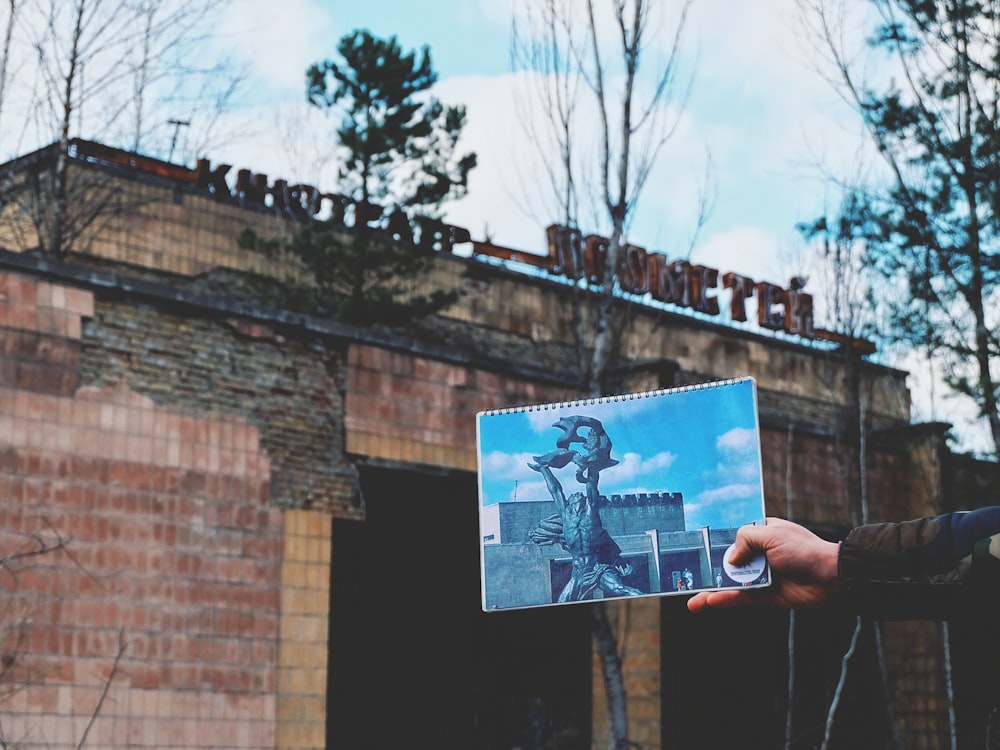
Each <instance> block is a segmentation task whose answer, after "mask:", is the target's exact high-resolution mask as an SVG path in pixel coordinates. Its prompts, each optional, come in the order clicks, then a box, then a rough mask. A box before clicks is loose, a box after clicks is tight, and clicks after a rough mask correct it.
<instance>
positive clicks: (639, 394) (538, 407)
mask: <svg viewBox="0 0 1000 750" xmlns="http://www.w3.org/2000/svg"><path fill="white" fill-rule="evenodd" d="M747 382H751V383H752V382H754V380H753V378H752V377H739V378H727V379H723V380H708V381H705V382H703V383H690V384H688V385H681V386H675V387H673V388H659V389H656V390H651V391H635V392H632V393H615V394H611V395H608V396H594V397H592V398H582V399H573V400H569V401H555V402H546V403H540V404H525V405H522V406H506V407H502V408H498V409H486V410H484V411H481V412H479V416H483V417H492V416H496V415H500V414H516V413H518V412H526V411H544V410H548V409H577V408H580V407H586V406H594V405H595V404H602V403H608V402H618V401H632V400H635V399H640V398H655V397H657V396H666V395H669V394H672V393H684V392H685V391H707V390H712V389H715V388H725V387H727V386H731V385H739V384H740V383H747Z"/></svg>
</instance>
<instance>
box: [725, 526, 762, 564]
mask: <svg viewBox="0 0 1000 750" xmlns="http://www.w3.org/2000/svg"><path fill="white" fill-rule="evenodd" d="M766 533H767V530H766V527H764V526H741V527H740V528H739V530H738V531H737V532H736V541H735V542H733V546H732V549H731V550H730V551H729V557H728V560H729V563H730V564H732V565H743V564H744V563H748V562H750V561H751V560H753V559H754V558H755V557H756V556H757V555H758V554H759V553H760V552H761V551H762V550H763V549H764V544H763V541H764V539H763V537H764V535H765V534H766Z"/></svg>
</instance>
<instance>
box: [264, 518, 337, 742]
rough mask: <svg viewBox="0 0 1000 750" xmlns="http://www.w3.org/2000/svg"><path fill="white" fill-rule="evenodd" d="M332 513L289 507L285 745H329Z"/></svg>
mask: <svg viewBox="0 0 1000 750" xmlns="http://www.w3.org/2000/svg"><path fill="white" fill-rule="evenodd" d="M332 528H333V525H332V519H331V516H330V515H329V514H328V513H323V512H320V511H310V510H288V511H286V512H285V523H284V529H285V531H284V553H283V556H282V565H281V624H280V630H281V643H280V645H279V647H278V731H277V739H278V742H277V746H278V748H279V750H308V749H310V748H316V749H317V750H322V748H325V747H326V684H327V679H326V678H327V675H326V672H327V670H326V666H327V653H328V648H327V637H328V624H329V619H328V618H329V603H330V543H331V532H332Z"/></svg>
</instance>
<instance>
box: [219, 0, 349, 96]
mask: <svg viewBox="0 0 1000 750" xmlns="http://www.w3.org/2000/svg"><path fill="white" fill-rule="evenodd" d="M223 25H224V27H225V28H226V29H228V37H229V39H228V41H230V42H232V43H234V45H235V47H236V50H237V52H238V54H239V56H240V57H241V58H242V61H243V62H244V63H245V64H247V65H248V66H249V67H250V71H251V75H252V78H253V81H254V83H255V84H257V85H264V86H266V87H269V88H271V89H272V90H274V91H285V92H290V93H293V95H298V96H303V97H304V92H305V73H306V68H308V67H309V66H310V65H311V64H312V63H315V62H318V61H320V60H323V59H326V58H327V57H329V56H331V55H333V54H334V53H335V41H336V40H337V39H338V38H339V36H340V35H341V34H343V33H346V31H347V30H346V29H343V30H340V31H339V33H338V32H337V31H335V30H334V24H333V16H332V15H331V14H330V13H328V12H327V11H326V10H325V9H324V8H323V6H322V4H320V3H317V2H315V1H314V0H283V2H281V3H275V2H273V1H272V0H240V2H238V3H232V4H231V5H229V6H228V7H227V9H226V16H225V21H224V24H223Z"/></svg>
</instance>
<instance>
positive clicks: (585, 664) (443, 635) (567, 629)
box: [327, 468, 591, 750]
mask: <svg viewBox="0 0 1000 750" xmlns="http://www.w3.org/2000/svg"><path fill="white" fill-rule="evenodd" d="M361 486H362V491H363V493H364V499H365V504H366V521H364V522H347V521H335V522H334V527H333V550H332V562H331V566H332V568H331V587H330V588H331V602H330V663H329V692H328V701H329V703H328V713H327V716H328V720H327V740H328V741H327V745H328V746H329V747H351V748H387V747H424V746H426V747H456V748H457V747H461V748H469V749H470V750H511V749H512V748H515V747H518V748H523V750H535V748H537V749H538V750H541V748H559V750H577V749H578V748H579V750H583V748H589V747H590V701H591V650H590V644H591V636H590V628H589V618H588V617H587V614H588V613H587V612H586V610H585V609H584V607H583V605H576V606H566V607H547V608H543V609H535V610H517V611H511V612H503V613H491V614H485V613H483V612H482V611H481V605H480V583H479V546H478V535H479V520H478V500H477V497H478V492H477V487H476V479H475V476H474V475H471V474H464V473H452V474H432V473H424V472H419V471H407V470H398V469H385V468H366V469H363V470H362V476H361Z"/></svg>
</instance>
